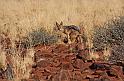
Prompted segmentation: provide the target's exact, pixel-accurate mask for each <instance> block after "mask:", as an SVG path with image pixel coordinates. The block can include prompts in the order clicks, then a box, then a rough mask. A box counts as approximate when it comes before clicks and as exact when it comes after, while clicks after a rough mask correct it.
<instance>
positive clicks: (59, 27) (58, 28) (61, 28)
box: [55, 22, 64, 32]
mask: <svg viewBox="0 0 124 81" xmlns="http://www.w3.org/2000/svg"><path fill="white" fill-rule="evenodd" d="M55 28H56V31H61V32H63V31H64V29H63V22H61V23H60V24H59V23H58V22H56V26H55Z"/></svg>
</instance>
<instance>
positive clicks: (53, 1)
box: [0, 0, 124, 44]
mask: <svg viewBox="0 0 124 81" xmlns="http://www.w3.org/2000/svg"><path fill="white" fill-rule="evenodd" d="M121 15H124V1H123V0H111V1H110V0H1V3H0V29H1V30H2V31H3V30H4V31H6V30H7V29H9V31H10V36H11V37H12V38H13V39H15V38H16V34H17V33H18V31H21V32H23V33H20V34H21V36H23V35H26V34H27V32H29V31H31V30H32V29H36V28H38V27H44V28H46V29H47V30H48V31H51V30H52V28H53V27H54V23H55V21H63V22H64V24H65V25H69V24H75V25H77V26H79V25H82V24H83V26H84V27H85V29H86V34H87V35H88V36H89V44H90V43H91V41H90V36H91V35H92V32H91V31H92V29H93V26H94V25H100V24H103V23H104V22H106V21H107V20H109V19H111V18H113V17H116V16H121ZM18 28H19V30H18ZM12 31H13V32H12Z"/></svg>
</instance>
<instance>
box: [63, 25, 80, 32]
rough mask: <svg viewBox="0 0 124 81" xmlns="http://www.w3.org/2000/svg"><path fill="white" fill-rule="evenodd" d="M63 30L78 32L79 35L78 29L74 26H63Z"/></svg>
mask: <svg viewBox="0 0 124 81" xmlns="http://www.w3.org/2000/svg"><path fill="white" fill-rule="evenodd" d="M63 28H64V29H66V30H73V31H78V32H79V33H81V32H80V27H78V26H75V25H70V26H63Z"/></svg>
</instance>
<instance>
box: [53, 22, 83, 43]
mask: <svg viewBox="0 0 124 81" xmlns="http://www.w3.org/2000/svg"><path fill="white" fill-rule="evenodd" d="M54 30H56V32H58V34H59V37H60V40H59V42H60V41H61V43H62V42H64V43H68V44H70V43H75V42H76V43H78V42H82V34H81V29H80V27H77V26H75V25H69V26H63V22H61V23H60V24H58V23H57V22H56V26H55V29H54Z"/></svg>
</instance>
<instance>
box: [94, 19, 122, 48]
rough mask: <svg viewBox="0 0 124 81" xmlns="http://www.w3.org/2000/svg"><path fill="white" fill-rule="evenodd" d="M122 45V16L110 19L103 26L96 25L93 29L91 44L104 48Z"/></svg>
mask: <svg viewBox="0 0 124 81" xmlns="http://www.w3.org/2000/svg"><path fill="white" fill-rule="evenodd" d="M108 45H109V46H111V47H112V46H113V45H124V17H119V19H116V20H111V21H109V22H108V23H105V24H104V27H97V28H96V29H95V31H94V38H93V46H94V48H96V49H104V48H105V47H106V46H108Z"/></svg>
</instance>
